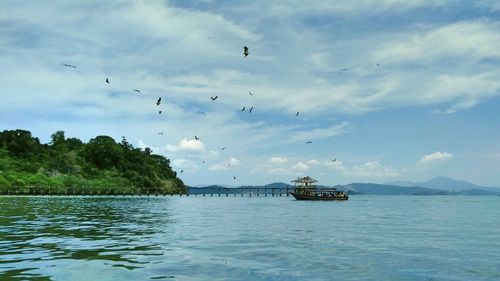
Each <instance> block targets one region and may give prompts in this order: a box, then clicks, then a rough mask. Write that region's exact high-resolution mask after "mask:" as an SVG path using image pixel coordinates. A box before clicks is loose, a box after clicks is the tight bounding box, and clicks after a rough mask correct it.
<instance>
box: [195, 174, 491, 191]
mask: <svg viewBox="0 0 500 281" xmlns="http://www.w3.org/2000/svg"><path fill="white" fill-rule="evenodd" d="M425 185H426V186H425ZM317 187H318V188H331V187H330V186H323V185H319V186H317ZM332 187H334V188H337V189H342V190H346V191H347V192H348V193H349V194H359V195H362V194H363V195H500V189H497V188H492V187H480V186H476V185H473V184H471V183H468V182H465V181H458V180H454V179H450V178H446V177H437V178H434V179H431V180H429V181H426V182H423V183H416V182H397V184H396V183H393V184H374V183H351V184H348V185H343V186H342V185H336V186H332ZM287 188H288V189H289V191H292V190H293V186H292V185H289V184H286V183H283V182H275V183H271V184H267V185H258V186H252V185H245V186H240V187H228V186H222V185H209V186H200V187H190V188H189V192H190V193H193V194H194V193H198V194H201V193H204V194H205V193H206V194H218V193H221V194H224V193H228V194H233V193H237V194H241V193H244V194H246V193H250V192H252V193H255V192H259V193H262V194H263V193H267V194H271V193H275V194H276V193H280V192H281V193H285V192H286V191H283V190H284V189H287ZM252 189H253V190H252ZM257 189H259V190H257ZM280 190H281V191H280Z"/></svg>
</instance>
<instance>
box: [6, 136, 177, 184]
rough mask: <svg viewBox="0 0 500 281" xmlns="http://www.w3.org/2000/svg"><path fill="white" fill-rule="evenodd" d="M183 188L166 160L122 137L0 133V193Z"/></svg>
mask: <svg viewBox="0 0 500 281" xmlns="http://www.w3.org/2000/svg"><path fill="white" fill-rule="evenodd" d="M13 188H18V189H19V190H20V191H21V192H27V190H31V191H32V192H33V190H36V191H37V192H42V191H43V192H48V191H50V192H56V193H64V192H66V193H72V192H73V193H78V194H79V193H81V192H84V191H85V192H86V193H88V192H89V191H90V192H92V193H124V192H149V193H151V192H172V191H173V192H185V186H184V183H183V182H182V181H181V180H180V179H179V178H177V174H176V173H175V172H174V171H173V170H172V168H171V166H170V160H169V159H167V158H165V157H163V156H161V155H155V154H152V151H151V150H150V149H145V150H141V149H139V148H134V147H133V146H132V145H131V144H130V143H128V141H127V140H126V139H125V138H123V139H122V141H121V143H116V142H115V140H114V139H113V138H111V137H109V136H97V137H95V138H93V139H91V140H90V141H89V142H88V143H83V142H82V141H81V140H79V139H77V138H68V139H67V138H66V137H65V135H64V132H63V131H57V132H55V133H54V134H52V136H51V142H50V143H49V144H40V142H39V140H38V138H34V137H32V136H31V133H30V132H29V131H24V130H12V131H3V132H0V193H5V192H6V190H12V189H13Z"/></svg>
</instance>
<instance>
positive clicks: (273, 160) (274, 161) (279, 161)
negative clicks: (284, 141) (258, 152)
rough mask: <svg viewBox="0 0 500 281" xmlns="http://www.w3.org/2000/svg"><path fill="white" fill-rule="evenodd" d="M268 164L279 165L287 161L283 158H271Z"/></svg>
mask: <svg viewBox="0 0 500 281" xmlns="http://www.w3.org/2000/svg"><path fill="white" fill-rule="evenodd" d="M268 162H269V163H271V164H276V165H280V164H285V163H287V162H288V159H286V158H285V157H271V158H270V159H269V161H268Z"/></svg>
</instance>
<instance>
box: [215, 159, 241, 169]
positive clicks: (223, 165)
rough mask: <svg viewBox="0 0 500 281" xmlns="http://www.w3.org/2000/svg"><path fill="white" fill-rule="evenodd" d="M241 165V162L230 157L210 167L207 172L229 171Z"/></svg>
mask: <svg viewBox="0 0 500 281" xmlns="http://www.w3.org/2000/svg"><path fill="white" fill-rule="evenodd" d="M240 165H241V161H240V160H239V159H237V158H235V157H231V158H229V159H227V160H225V161H223V162H220V163H218V164H214V165H211V166H210V167H209V168H208V170H210V171H223V170H229V169H231V168H235V167H238V166H240Z"/></svg>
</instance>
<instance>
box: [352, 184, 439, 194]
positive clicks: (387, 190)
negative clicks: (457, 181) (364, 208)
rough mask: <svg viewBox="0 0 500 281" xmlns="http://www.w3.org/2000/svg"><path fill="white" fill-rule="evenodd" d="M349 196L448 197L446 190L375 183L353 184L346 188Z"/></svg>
mask: <svg viewBox="0 0 500 281" xmlns="http://www.w3.org/2000/svg"><path fill="white" fill-rule="evenodd" d="M344 189H347V192H348V193H349V194H367V195H448V192H446V191H444V190H436V189H432V188H426V187H419V186H412V187H405V186H396V185H386V184H374V183H351V184H348V185H346V186H344Z"/></svg>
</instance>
